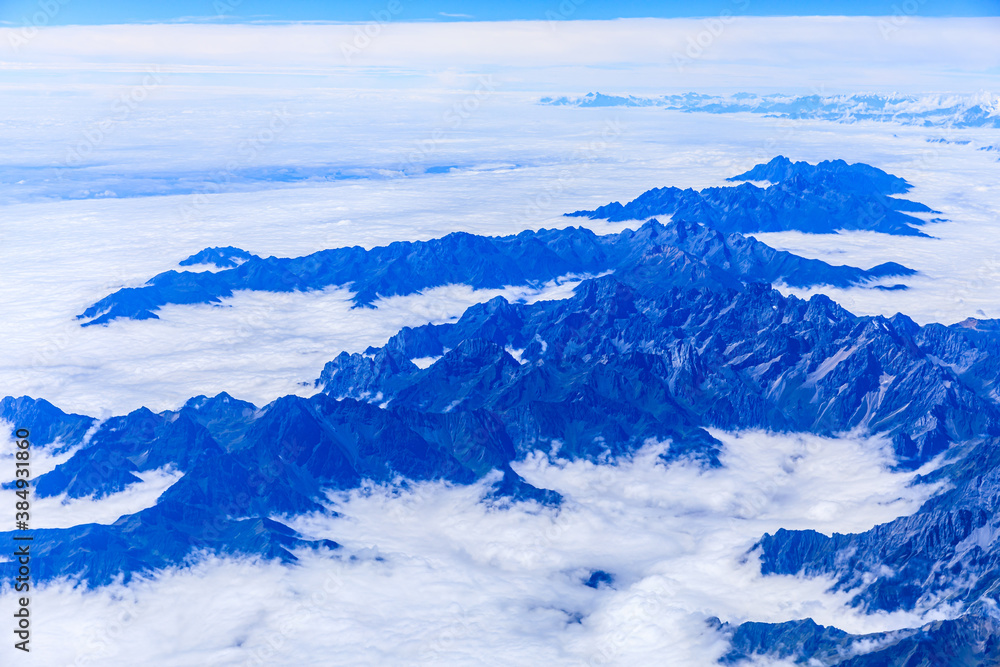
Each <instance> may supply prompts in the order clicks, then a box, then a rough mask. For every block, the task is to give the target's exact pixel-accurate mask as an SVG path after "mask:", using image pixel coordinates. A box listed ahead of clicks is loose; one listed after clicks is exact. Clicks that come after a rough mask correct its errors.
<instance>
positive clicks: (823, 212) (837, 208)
mask: <svg viewBox="0 0 1000 667" xmlns="http://www.w3.org/2000/svg"><path fill="white" fill-rule="evenodd" d="M726 180H727V181H769V182H770V183H771V185H769V186H768V187H766V188H760V187H757V186H756V185H754V184H752V183H741V184H740V185H737V186H733V187H722V188H705V189H704V190H701V191H697V190H693V189H690V188H688V189H686V190H681V189H680V188H675V187H667V188H654V189H652V190H647V191H646V192H644V193H643V194H641V195H639V196H638V197H636V198H635V199H633V200H632V201H630V202H629V203H628V204H625V205H622V204H621V203H619V202H611V203H610V204H606V205H604V206H601V207H598V208H596V209H594V210H592V211H574V212H573V213H566V214H565V215H567V216H570V217H585V218H590V219H592V220H595V219H607V220H610V221H612V222H620V221H623V220H645V219H647V218H650V217H652V216H656V215H673V216H675V217H678V218H681V219H684V220H694V221H696V222H700V223H702V224H704V225H707V226H709V227H712V228H714V229H718V230H721V231H723V232H726V233H740V234H752V233H755V232H780V231H786V230H795V231H801V232H806V233H809V234H835V233H837V232H838V231H840V230H867V231H873V232H881V233H884V234H897V235H902V236H927V234H925V233H923V232H921V231H920V230H919V229H917V227H918V226H920V225H923V224H924V221H923V220H921V219H920V218H916V217H914V216H912V215H907V214H906V212H930V213H933V211H931V209H930V208H928V207H927V206H925V205H923V204H921V203H919V202H914V201H910V200H908V199H899V198H897V197H894V196H892V195H899V194H905V193H906V192H909V190H910V189H911V186H910V184H909V183H907V182H906V181H905V180H904V179H902V178H900V177H898V176H893V175H892V174H887V173H886V172H884V171H882V170H881V169H877V168H875V167H872V166H870V165H867V164H863V163H858V164H847V163H846V162H844V161H843V160H832V161H831V160H828V161H824V162H820V163H819V164H817V165H811V164H808V163H806V162H792V161H791V160H789V159H788V158H786V157H783V156H780V155H779V156H778V157H776V158H774V159H772V160H771V161H770V162H768V163H767V164H759V165H757V166H756V167H754V168H753V169H751V170H749V171H747V172H744V173H742V174H739V175H737V176H732V177H730V178H727V179H726Z"/></svg>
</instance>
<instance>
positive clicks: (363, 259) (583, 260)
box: [78, 221, 915, 326]
mask: <svg viewBox="0 0 1000 667" xmlns="http://www.w3.org/2000/svg"><path fill="white" fill-rule="evenodd" d="M204 263H214V264H216V266H219V267H230V268H224V269H223V270H221V271H215V272H212V271H205V272H199V273H193V272H188V271H184V272H177V271H167V272H165V273H161V274H159V275H158V276H156V277H154V278H153V279H152V280H150V281H149V282H148V283H147V284H146V285H145V286H143V287H136V288H123V289H120V290H118V291H117V292H115V293H114V294H111V295H109V296H107V297H105V298H103V299H101V300H100V301H98V302H97V303H95V304H94V305H92V306H90V307H89V308H87V309H86V310H85V311H84V312H83V314H81V315H80V316H78V319H84V320H86V321H85V322H84V323H83V325H82V326H90V325H95V324H107V323H109V322H110V321H112V320H114V319H117V318H120V317H124V318H130V319H136V320H144V319H158V316H157V315H156V310H157V309H158V308H159V307H161V306H163V305H166V304H195V303H218V302H219V301H220V300H221V299H223V298H226V297H230V296H232V294H233V292H234V291H236V290H258V291H271V292H290V291H307V290H319V289H323V288H325V287H329V286H333V285H338V286H340V285H346V286H350V288H351V289H352V290H353V291H354V292H355V294H354V297H353V300H354V303H355V305H356V306H372V304H374V302H375V301H376V300H377V299H379V298H380V297H388V296H393V295H406V294H414V293H418V292H420V291H421V290H424V289H429V288H432V287H437V286H441V285H447V284H453V283H459V284H465V285H470V286H471V287H473V288H475V289H491V288H500V287H504V286H509V285H540V284H544V283H545V282H547V281H551V280H556V279H558V278H560V277H565V276H567V275H587V274H589V275H595V274H600V273H605V272H607V271H616V272H627V273H629V275H630V277H629V282H630V283H631V284H636V283H637V282H639V281H642V280H643V277H642V273H643V272H646V273H649V276H650V277H649V278H647V279H646V280H662V279H668V280H671V281H673V284H678V285H679V284H687V283H689V282H692V281H693V282H699V281H701V282H704V281H712V282H713V283H714V284H717V285H725V286H735V285H737V284H738V283H739V282H740V281H741V280H752V281H763V282H770V283H777V282H781V283H785V284H787V285H790V286H793V287H808V286H813V285H833V286H837V287H850V286H860V285H865V284H866V283H869V282H871V281H876V280H880V279H882V278H886V277H890V276H906V275H912V274H913V273H915V272H914V271H913V270H912V269H908V268H906V267H904V266H902V265H900V264H897V263H894V262H888V263H885V264H881V265H879V266H876V267H873V268H872V269H869V270H867V271H866V270H862V269H859V268H855V267H850V266H832V265H830V264H827V263H825V262H822V261H820V260H814V259H806V258H803V257H799V256H797V255H793V254H791V253H788V252H784V251H779V250H775V249H773V248H771V247H770V246H768V245H766V244H764V243H761V242H760V241H757V240H755V239H752V238H747V237H744V236H741V235H739V234H723V233H721V232H718V231H716V230H714V229H711V228H708V227H705V226H704V225H700V224H697V223H690V222H685V221H676V222H670V223H668V224H660V223H659V222H656V221H651V222H649V223H647V224H646V225H644V226H643V227H642V228H641V229H640V230H638V231H633V230H625V231H624V232H622V233H620V234H610V235H606V236H598V235H597V234H595V233H594V232H592V231H590V230H588V229H584V228H576V227H568V228H566V229H561V230H546V229H542V230H539V231H537V232H533V231H525V232H522V233H520V234H517V235H515V236H504V237H486V236H476V235H473V234H467V233H453V234H448V235H447V236H445V237H443V238H439V239H433V240H430V241H418V242H398V243H392V244H390V245H388V246H382V247H377V248H372V249H371V250H364V249H363V248H360V247H357V246H355V247H352V248H338V249H334V250H323V251H320V252H317V253H313V254H311V255H306V256H305V257H298V258H292V259H286V258H276V257H268V258H261V257H257V256H255V255H251V254H249V253H247V252H245V251H242V250H239V249H237V248H231V247H228V248H207V249H205V250H203V251H201V252H199V253H197V254H195V255H192V256H191V257H189V258H187V259H185V260H184V261H182V262H181V264H186V265H191V264H204ZM658 265H671V266H672V267H673V268H672V269H671V271H670V275H669V276H665V275H664V272H663V271H661V270H660V269H658V268H657V266H658Z"/></svg>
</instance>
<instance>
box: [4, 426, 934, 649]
mask: <svg viewBox="0 0 1000 667" xmlns="http://www.w3.org/2000/svg"><path fill="white" fill-rule="evenodd" d="M716 435H717V436H718V437H720V438H721V439H722V440H723V442H724V443H725V451H724V455H723V462H724V464H725V467H724V468H721V469H717V470H703V469H700V468H697V467H694V466H689V465H685V464H674V465H671V466H669V467H667V466H664V465H663V464H662V463H660V462H658V459H657V455H658V453H659V452H662V451H663V449H664V447H666V446H668V445H657V444H655V443H650V444H649V445H647V447H645V448H644V449H643V450H641V451H640V452H639V453H637V454H636V455H635V456H634V457H633V458H631V459H625V460H620V461H608V462H604V463H591V462H574V463H567V462H565V461H560V462H553V461H551V460H550V459H549V458H548V456H547V455H545V454H543V453H538V454H536V455H535V456H533V457H531V458H529V459H528V460H525V461H522V462H521V463H519V464H517V468H518V470H519V472H520V473H521V474H523V475H524V476H525V477H527V478H528V479H529V480H530V481H531V482H532V483H535V484H541V485H545V486H548V487H550V488H554V489H556V490H558V491H559V492H560V493H562V494H564V496H565V497H566V502H565V503H564V505H563V507H562V508H560V509H558V510H557V509H552V508H542V507H539V506H537V505H535V504H531V503H528V504H514V505H511V506H497V505H495V504H490V503H484V502H480V499H481V497H482V496H483V494H484V493H485V492H486V488H487V487H486V486H485V484H484V483H479V484H475V485H471V486H468V487H452V486H448V485H443V484H436V483H427V484H417V485H412V484H405V485H403V486H392V487H380V486H375V487H365V488H362V489H360V490H357V491H353V492H349V493H341V494H336V495H333V496H331V504H330V509H331V510H335V512H336V514H334V513H332V512H331V513H321V514H313V515H308V516H302V517H293V518H291V519H290V521H291V524H292V525H293V526H294V527H295V528H296V529H297V530H299V531H301V532H303V533H305V534H307V535H309V536H315V537H329V538H333V539H336V540H337V541H338V542H340V543H342V544H343V545H344V546H343V549H342V550H341V551H338V552H326V551H321V552H311V553H309V552H303V553H300V554H299V556H300V559H301V560H300V562H299V563H298V564H296V565H294V566H289V567H286V566H280V565H276V564H274V563H255V562H247V561H231V560H229V561H224V560H218V559H215V558H205V559H202V560H200V562H198V563H197V564H196V565H194V566H193V567H191V568H189V569H182V570H175V571H170V572H164V573H159V575H158V576H156V577H155V578H153V579H150V580H145V581H139V582H135V583H133V584H132V585H130V586H129V587H127V588H126V587H123V586H120V585H113V586H110V587H107V588H103V589H99V590H96V591H84V590H81V589H73V588H71V587H70V586H68V585H64V584H58V583H57V584H52V585H50V586H48V587H46V588H45V589H44V590H42V591H39V592H37V593H36V594H35V601H34V602H33V604H34V605H35V607H34V609H35V610H36V612H35V613H36V614H37V616H38V620H37V621H36V624H37V625H36V635H35V639H34V642H35V644H33V652H32V654H31V659H32V660H33V661H34V662H26V663H25V664H66V665H83V664H97V663H98V662H99V663H100V664H105V665H134V664H137V663H141V664H156V665H177V666H181V665H191V664H201V665H256V664H267V665H325V664H329V660H330V658H329V656H331V655H336V656H337V664H343V665H379V664H393V665H423V664H435V665H472V664H484V662H485V664H497V665H499V664H508V665H528V664H544V663H548V664H555V665H569V664H577V665H578V664H585V665H634V664H653V663H657V664H660V663H669V664H672V665H705V664H708V662H709V661H710V660H711V659H712V658H714V657H717V656H719V655H721V654H722V653H723V652H724V651H725V647H726V641H725V638H724V637H722V636H720V635H718V634H716V633H715V632H714V631H711V630H710V629H709V626H708V625H707V623H706V619H707V618H709V617H711V616H719V617H721V618H722V619H723V620H726V621H731V622H740V621H744V620H759V621H784V620H790V619H796V618H802V617H807V616H809V617H812V618H814V619H815V620H816V621H817V622H820V623H834V624H836V625H837V626H839V627H841V628H844V629H847V630H849V631H853V632H870V631H882V630H891V629H895V628H900V627H904V626H912V625H914V624H916V623H919V622H920V620H921V617H920V616H919V614H917V613H913V614H891V615H885V614H880V615H873V616H866V615H863V614H859V613H858V612H857V611H856V610H854V609H853V608H851V607H850V606H849V605H848V601H849V599H850V596H849V595H847V594H844V593H836V594H832V593H829V592H827V588H828V586H829V584H830V582H829V581H827V580H824V579H810V580H807V579H800V578H795V577H766V578H765V577H761V576H760V575H759V568H758V565H757V562H756V559H755V558H754V557H753V556H752V555H751V556H750V557H749V558H747V557H746V552H747V550H748V549H749V548H750V547H751V545H752V544H753V542H754V540H755V539H756V538H757V537H759V535H760V534H761V533H762V532H765V531H773V530H775V529H777V528H778V527H779V526H784V527H788V528H805V527H812V528H815V529H818V530H821V531H823V532H827V533H829V532H831V531H834V530H837V531H855V530H864V529H867V528H869V527H871V526H872V525H874V524H875V523H878V522H882V521H886V520H889V519H892V518H894V517H896V516H899V515H902V514H907V513H910V512H912V511H914V510H915V509H916V508H917V507H918V506H919V504H920V503H921V502H922V501H923V500H924V499H925V498H927V497H928V495H929V494H931V493H932V492H934V491H935V488H936V487H928V486H919V485H918V486H911V482H912V481H913V479H914V476H915V473H892V472H889V471H888V470H887V468H886V465H887V464H888V463H889V459H888V458H887V454H886V450H885V448H884V445H885V443H884V442H881V441H879V440H878V439H858V438H851V437H844V438H839V439H838V438H819V437H816V436H810V435H801V436H800V435H782V436H778V435H769V434H765V433H743V434H727V433H716ZM923 472H926V471H923ZM598 569H600V570H604V571H606V572H608V573H610V574H611V575H612V576H613V581H612V582H611V583H610V584H601V585H599V586H598V588H596V589H595V588H590V587H587V586H585V585H583V582H584V581H586V580H587V579H588V577H589V576H590V574H591V572H592V571H593V570H598ZM249 582H252V584H253V585H248V584H249ZM9 597H10V594H6V595H4V596H2V597H0V603H2V604H3V605H5V606H6V604H7V603H8V601H9ZM939 613H947V612H946V611H945V612H939Z"/></svg>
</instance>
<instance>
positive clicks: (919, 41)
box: [0, 7, 1000, 92]
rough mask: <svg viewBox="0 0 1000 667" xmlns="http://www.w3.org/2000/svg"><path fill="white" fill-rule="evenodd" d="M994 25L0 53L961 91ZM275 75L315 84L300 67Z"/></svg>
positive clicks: (74, 32) (175, 43)
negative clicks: (491, 70)
mask: <svg viewBox="0 0 1000 667" xmlns="http://www.w3.org/2000/svg"><path fill="white" fill-rule="evenodd" d="M886 9H890V8H888V7H887V8H886ZM737 13H738V12H737ZM713 21H714V22H713ZM887 26H888V29H887ZM998 26H1000V22H998V20H997V19H995V18H957V19H941V18H919V17H896V18H892V17H890V18H889V19H885V18H881V19H880V18H876V17H806V18H802V17H772V18H762V17H739V16H737V17H730V18H727V19H726V20H725V21H722V20H720V18H718V17H716V18H708V19H621V20H614V21H509V22H471V23H465V22H458V23H451V22H442V23H396V22H389V23H387V24H385V25H380V26H378V30H377V31H376V34H374V35H362V36H361V37H358V30H357V26H355V25H336V24H319V25H317V24H291V25H204V24H198V25H139V26H135V25H129V26H66V27H54V28H43V29H41V30H40V31H39V33H38V35H37V36H35V37H34V38H33V39H32V40H31V41H30V42H29V43H28V44H27V45H24V46H22V47H21V48H19V49H18V50H16V51H14V50H13V48H12V46H11V45H10V41H9V35H11V34H14V33H15V31H16V29H0V49H2V50H0V54H2V55H3V57H2V58H0V59H2V60H3V61H5V63H4V65H3V68H4V69H7V70H12V71H16V70H23V69H29V70H30V69H34V68H43V69H56V70H62V71H69V70H73V69H84V70H93V71H104V72H127V71H137V70H138V71H142V67H141V66H140V64H142V65H145V64H150V63H156V64H158V65H159V66H160V67H162V68H163V70H164V71H166V72H178V73H186V74H192V75H194V74H207V73H224V74H254V73H257V74H282V75H285V76H292V77H294V76H295V75H308V76H314V75H317V74H326V75H329V74H337V75H339V76H342V77H346V79H345V80H346V81H350V82H351V84H353V85H364V86H371V85H378V82H379V81H382V82H385V81H386V80H387V79H386V74H390V75H395V76H398V75H406V76H410V77H416V78H419V79H423V80H428V79H430V80H433V77H435V76H436V74H437V73H438V72H440V71H441V70H443V69H447V68H451V67H458V68H459V69H460V71H465V72H476V71H481V70H490V69H494V70H495V69H497V68H503V69H504V70H506V72H507V76H506V78H507V79H508V81H509V82H510V83H512V84H514V85H517V86H520V89H522V90H523V89H530V90H538V89H539V86H549V87H553V86H557V87H559V89H560V90H566V87H572V86H580V85H585V84H587V83H599V84H601V85H603V86H605V87H607V86H614V87H615V89H616V90H621V87H623V86H629V87H631V88H632V90H631V91H630V92H641V91H639V90H637V88H641V89H643V90H648V89H649V87H650V85H651V84H650V82H651V81H656V82H657V83H655V84H653V85H657V86H664V85H666V86H669V87H672V88H688V89H691V88H698V89H704V88H707V87H731V86H732V85H733V82H734V81H739V82H741V85H742V86H743V87H753V88H772V89H773V87H774V86H775V82H778V81H780V82H781V84H780V85H782V86H785V87H786V90H787V87H796V88H800V89H808V88H812V87H813V86H815V85H816V84H817V83H823V84H825V85H826V86H827V87H834V88H843V87H845V86H853V87H858V86H862V87H868V86H886V85H890V86H893V87H894V88H896V89H897V90H898V89H905V88H909V87H912V86H917V87H922V88H925V89H926V88H930V89H938V90H950V89H951V88H952V87H953V86H961V87H962V88H963V89H964V90H966V91H970V92H971V91H975V90H976V89H977V88H980V87H991V86H994V85H995V84H996V80H997V79H996V72H995V69H993V68H995V65H996V55H997V45H996V40H995V39H994V37H995V35H996V33H997V30H998ZM692 44H694V45H695V46H694V47H692ZM927 44H933V45H934V48H932V49H929V48H927ZM511 45H517V47H516V48H511ZM345 47H347V48H345ZM678 63H680V64H678ZM610 68H613V69H614V71H613V72H612V71H608V70H609V69H610ZM602 69H603V70H605V71H601V70H602ZM955 71H962V72H963V73H964V74H965V76H964V77H963V78H962V79H961V80H959V79H958V78H956V76H955V74H954V73H955ZM778 72H780V73H781V74H780V76H776V73H778ZM651 75H655V78H651ZM285 85H307V86H310V85H315V84H314V83H312V82H309V81H307V80H306V79H305V78H304V77H302V78H300V79H298V80H296V81H295V82H288V81H286V84H285ZM322 85H326V84H325V83H324V84H322ZM568 92H586V91H579V90H575V91H574V90H569V91H568Z"/></svg>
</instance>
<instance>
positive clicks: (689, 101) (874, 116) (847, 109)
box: [539, 93, 1000, 129]
mask: <svg viewBox="0 0 1000 667" xmlns="http://www.w3.org/2000/svg"><path fill="white" fill-rule="evenodd" d="M539 104H543V105H551V106H573V107H584V108H586V107H661V108H664V109H668V110H675V111H683V112H686V113H711V114H730V113H753V114H761V115H764V116H770V117H776V118H789V119H794V120H806V119H809V120H825V121H832V122H838V123H856V122H858V121H875V122H883V123H899V124H903V125H917V126H921V127H947V128H959V129H964V128H979V127H985V128H995V127H1000V113H998V112H997V105H996V102H995V101H992V102H990V101H985V100H983V99H981V96H954V95H897V94H892V95H878V94H871V93H866V94H855V95H815V94H814V95H800V96H795V95H782V94H771V95H756V94H753V93H736V94H734V95H705V94H701V93H683V94H679V95H662V96H659V97H640V96H635V95H605V94H603V93H587V94H586V95H582V96H579V97H567V96H561V97H542V98H541V99H540V100H539Z"/></svg>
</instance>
